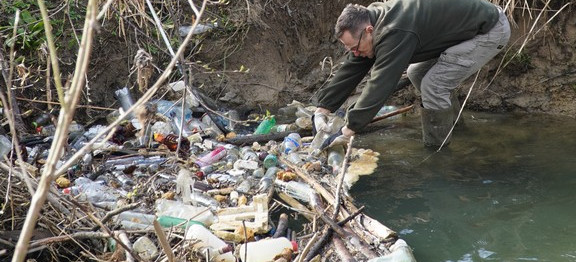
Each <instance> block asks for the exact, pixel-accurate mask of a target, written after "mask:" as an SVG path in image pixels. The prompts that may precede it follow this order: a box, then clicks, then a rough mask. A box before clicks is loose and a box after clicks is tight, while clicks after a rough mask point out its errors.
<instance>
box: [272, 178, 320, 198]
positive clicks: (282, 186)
mask: <svg viewBox="0 0 576 262" xmlns="http://www.w3.org/2000/svg"><path fill="white" fill-rule="evenodd" d="M274 184H276V186H277V188H278V190H280V191H282V192H284V193H286V194H288V195H289V196H291V197H293V198H296V199H298V200H302V201H304V202H306V203H308V202H310V194H312V193H313V192H314V189H312V187H310V186H309V185H308V184H306V183H303V182H298V181H288V182H285V181H282V180H280V179H276V180H275V181H274Z"/></svg>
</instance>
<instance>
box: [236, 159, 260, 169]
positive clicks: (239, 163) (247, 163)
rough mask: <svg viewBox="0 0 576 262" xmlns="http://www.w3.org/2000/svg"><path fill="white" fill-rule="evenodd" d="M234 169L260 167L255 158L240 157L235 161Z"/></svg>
mask: <svg viewBox="0 0 576 262" xmlns="http://www.w3.org/2000/svg"><path fill="white" fill-rule="evenodd" d="M233 167H234V169H250V170H254V169H257V168H258V162H257V161H254V160H244V159H238V160H236V162H234V165H233Z"/></svg>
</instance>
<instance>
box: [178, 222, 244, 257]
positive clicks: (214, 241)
mask: <svg viewBox="0 0 576 262" xmlns="http://www.w3.org/2000/svg"><path fill="white" fill-rule="evenodd" d="M184 239H189V240H198V241H200V242H202V244H204V245H205V246H208V247H211V248H213V249H215V250H219V249H220V250H222V249H225V248H227V247H228V244H226V242H224V241H223V240H222V239H220V238H219V237H217V236H215V235H214V234H212V232H210V230H208V229H206V228H205V227H203V226H201V225H191V226H190V228H188V230H187V231H186V234H185V235H184ZM214 261H223V262H235V261H236V258H235V257H234V255H233V254H232V252H226V253H223V254H218V255H216V256H215V257H214Z"/></svg>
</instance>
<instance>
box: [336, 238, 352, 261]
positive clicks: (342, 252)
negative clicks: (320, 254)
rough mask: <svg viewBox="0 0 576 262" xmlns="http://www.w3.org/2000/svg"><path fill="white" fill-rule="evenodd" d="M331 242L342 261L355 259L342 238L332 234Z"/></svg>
mask: <svg viewBox="0 0 576 262" xmlns="http://www.w3.org/2000/svg"><path fill="white" fill-rule="evenodd" d="M332 243H334V250H336V254H337V255H338V257H339V258H340V261H342V262H355V261H356V259H355V258H354V256H353V255H352V254H351V253H350V251H348V249H347V248H346V243H344V241H342V239H340V238H338V237H335V236H333V237H332Z"/></svg>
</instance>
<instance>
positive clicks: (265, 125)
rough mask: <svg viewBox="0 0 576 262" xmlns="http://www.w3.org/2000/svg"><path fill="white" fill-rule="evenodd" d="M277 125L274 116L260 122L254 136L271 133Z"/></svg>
mask: <svg viewBox="0 0 576 262" xmlns="http://www.w3.org/2000/svg"><path fill="white" fill-rule="evenodd" d="M274 125H276V118H274V116H272V117H270V118H266V119H264V120H262V122H260V124H259V125H258V127H257V128H256V130H254V133H253V134H254V135H265V134H268V133H270V129H272V127H273V126H274Z"/></svg>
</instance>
